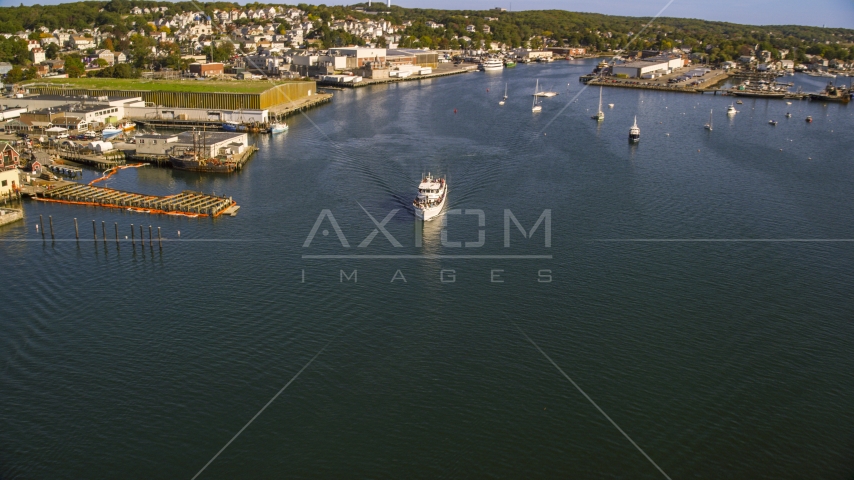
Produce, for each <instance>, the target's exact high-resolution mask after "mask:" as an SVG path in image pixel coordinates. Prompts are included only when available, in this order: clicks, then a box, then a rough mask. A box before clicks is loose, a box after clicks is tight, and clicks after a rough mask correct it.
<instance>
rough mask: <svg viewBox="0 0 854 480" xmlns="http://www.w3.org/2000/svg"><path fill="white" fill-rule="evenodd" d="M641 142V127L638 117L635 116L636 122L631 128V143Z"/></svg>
mask: <svg viewBox="0 0 854 480" xmlns="http://www.w3.org/2000/svg"><path fill="white" fill-rule="evenodd" d="M638 142H640V128H639V127H638V117H637V116H635V123H634V125H632V127H631V128H629V143H638Z"/></svg>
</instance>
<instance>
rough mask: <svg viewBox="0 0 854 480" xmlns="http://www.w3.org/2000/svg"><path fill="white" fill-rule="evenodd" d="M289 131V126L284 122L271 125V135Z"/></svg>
mask: <svg viewBox="0 0 854 480" xmlns="http://www.w3.org/2000/svg"><path fill="white" fill-rule="evenodd" d="M287 131H288V124H287V123H284V122H281V123H279V122H276V123H274V124H272V125H270V133H284V132H287Z"/></svg>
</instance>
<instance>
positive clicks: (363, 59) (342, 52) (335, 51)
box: [294, 47, 387, 68]
mask: <svg viewBox="0 0 854 480" xmlns="http://www.w3.org/2000/svg"><path fill="white" fill-rule="evenodd" d="M386 54H387V50H386V49H385V48H365V47H347V48H330V49H329V55H332V56H340V57H353V58H355V59H356V65H355V67H354V68H359V67H364V66H365V63H367V62H375V63H380V64H384V63H385V61H386ZM294 58H297V57H294Z"/></svg>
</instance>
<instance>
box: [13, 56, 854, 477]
mask: <svg viewBox="0 0 854 480" xmlns="http://www.w3.org/2000/svg"><path fill="white" fill-rule="evenodd" d="M590 69H591V64H590V63H583V62H577V63H572V64H568V63H566V62H558V63H555V64H552V65H548V66H540V65H532V66H523V65H520V66H519V67H517V68H515V69H512V70H506V71H504V72H501V73H490V74H485V73H477V74H468V75H460V76H456V77H449V78H444V79H439V80H434V81H425V82H421V83H418V82H408V83H401V84H397V85H392V86H387V87H376V88H365V89H359V90H356V91H344V92H340V93H336V97H335V100H334V101H333V102H332V103H331V104H329V105H327V106H324V107H322V108H318V109H315V110H312V111H310V112H308V114H307V115H306V116H299V117H296V118H294V119H292V120H291V121H290V122H289V123H290V125H291V129H290V132H288V133H287V134H285V135H280V136H275V137H266V136H265V137H258V138H257V142H258V144H259V147H260V148H261V151H260V153H259V154H257V156H256V157H255V158H254V159H253V160H252V161H251V162H250V163H249V165H248V168H247V169H245V170H244V171H243V172H241V173H240V174H239V175H235V176H227V177H216V176H199V175H195V174H187V173H182V172H173V171H170V170H158V169H148V168H143V169H134V170H126V171H123V172H121V173H120V174H118V175H117V176H116V177H114V178H113V179H111V180H109V181H108V182H107V185H108V186H111V187H115V188H121V189H128V190H133V191H138V192H145V193H159V194H168V193H175V192H178V191H180V190H183V189H194V190H203V191H206V192H216V193H225V194H227V195H231V196H233V197H234V198H235V199H236V200H237V201H238V203H239V204H240V205H241V206H242V208H241V210H240V213H239V215H238V216H237V217H235V218H221V219H218V220H216V221H211V220H201V219H187V218H171V217H152V216H146V215H140V214H133V213H129V212H119V211H108V210H102V209H94V208H86V207H72V206H65V205H49V204H38V203H32V202H30V203H27V204H26V205H25V209H26V216H27V218H26V223H24V224H18V225H13V226H9V227H4V228H2V229H0V240H2V243H0V272H2V274H3V278H4V280H5V281H4V286H3V289H2V293H0V305H2V312H3V313H2V315H0V318H2V320H0V477H2V478H4V479H5V478H9V479H12V478H191V477H193V476H194V475H196V473H197V472H199V471H200V470H201V469H202V467H204V466H205V464H207V463H208V461H209V460H211V458H212V457H214V455H216V454H217V452H218V451H220V449H221V448H222V447H223V446H224V445H226V444H227V443H228V442H229V440H231V439H232V437H233V436H234V435H235V434H236V433H237V432H238V431H240V429H241V428H243V427H244V426H245V425H246V424H247V422H249V421H250V419H252V418H253V416H254V415H256V413H258V412H259V410H261V408H262V407H264V405H265V404H267V402H269V401H270V399H272V398H273V397H274V396H275V395H276V394H277V392H279V391H280V389H281V388H282V387H283V386H285V385H286V384H288V382H289V381H291V380H292V379H293V378H294V376H295V375H297V373H298V372H300V371H301V369H303V367H305V366H306V365H307V364H308V363H309V361H310V360H311V359H312V358H313V357H315V355H317V354H318V352H321V350H322V353H320V354H319V355H317V357H316V359H315V360H314V361H313V362H312V363H311V364H310V365H308V367H307V368H305V369H304V370H302V371H301V373H299V376H298V377H297V378H296V379H295V380H293V382H292V383H290V384H289V385H288V387H287V388H286V389H285V390H284V391H283V392H282V393H281V395H280V396H278V397H277V398H276V399H275V401H273V402H272V403H271V404H270V405H269V406H268V407H267V408H266V410H264V411H263V413H261V414H260V415H259V416H258V417H257V418H255V420H254V421H253V422H252V423H251V424H250V425H249V426H248V427H247V428H246V429H245V430H244V431H243V432H242V433H241V434H240V435H239V436H238V437H237V438H236V439H235V440H234V441H233V442H232V443H231V444H230V445H229V446H228V448H226V449H225V450H224V451H223V452H222V454H221V455H220V456H219V457H217V458H216V459H215V460H214V461H213V462H212V463H210V465H209V466H208V467H207V468H206V469H205V470H204V471H203V472H202V474H201V475H199V477H198V478H317V477H321V478H341V477H365V478H436V477H474V478H482V477H491V478H633V479H634V478H663V475H662V474H661V473H660V472H659V471H658V470H657V469H656V468H655V467H654V466H653V465H652V463H651V462H650V461H648V460H647V459H646V458H645V457H644V456H643V455H642V454H641V452H639V451H638V450H637V449H636V448H635V447H634V446H633V445H632V444H631V443H630V442H629V441H628V440H627V439H626V437H624V436H623V435H622V434H621V433H620V431H619V430H617V429H616V428H615V427H614V426H613V425H612V424H611V423H610V422H609V421H608V419H606V418H605V417H604V416H603V415H602V414H601V413H600V412H599V411H598V410H597V409H596V408H595V407H594V406H593V405H592V404H591V403H590V402H589V401H588V400H587V399H586V398H585V397H584V395H582V394H581V393H580V392H579V390H578V389H576V387H575V386H573V384H572V383H571V382H570V381H569V380H567V378H565V377H564V376H563V375H562V374H561V373H560V372H559V371H558V370H557V369H556V368H555V367H554V366H553V365H552V364H551V363H550V362H549V360H547V358H546V357H545V356H544V355H543V354H541V353H540V352H539V351H538V350H537V349H536V348H535V347H534V345H532V344H531V343H530V342H529V341H528V340H527V339H526V338H525V336H524V334H527V335H528V336H529V337H530V338H531V339H532V340H533V341H534V342H536V344H537V345H539V347H540V348H541V349H542V351H543V352H545V354H547V355H548V356H549V357H551V359H552V360H554V362H555V363H556V364H557V365H558V366H560V368H561V369H563V371H564V372H565V373H566V374H567V375H568V376H569V377H570V378H572V380H573V381H575V382H576V383H577V384H578V386H579V387H580V388H581V389H583V390H584V392H586V393H587V395H589V396H590V398H591V399H593V400H594V401H595V402H596V403H597V404H598V405H599V407H601V409H602V410H603V411H604V412H605V413H607V414H608V415H609V416H610V418H611V419H613V421H614V422H615V423H616V424H618V425H619V426H620V428H622V429H623V431H625V433H626V434H627V435H628V436H629V437H631V439H632V440H633V441H634V442H635V443H636V444H637V445H638V446H639V447H640V448H641V449H643V451H644V452H646V454H647V455H649V457H650V458H651V459H652V460H653V461H654V462H655V463H656V464H658V465H659V466H660V467H661V469H662V470H663V471H664V472H666V474H667V475H669V476H670V477H671V478H674V479H676V478H735V479H756V478H773V479H782V478H792V479H799V478H842V479H848V478H850V477H851V475H852V474H854V401H852V397H854V374H853V373H852V372H854V355H852V351H854V350H852V347H854V322H852V318H854V315H852V307H854V301H852V296H854V274H852V268H854V242H845V241H733V242H730V241H714V242H708V241H704V242H696V241H690V242H688V241H670V242H661V241H635V242H627V241H602V240H603V239H610V240H614V239H617V240H628V239H670V240H674V239H692V240H698V239H713V240H727V239H735V240H760V239H766V240H781V239H788V240H791V239H798V240H840V239H843V240H844V239H849V240H850V239H854V203H852V198H854V165H852V160H854V159H852V153H851V152H852V151H854V139H852V137H851V130H852V125H854V118H852V113H854V110H852V108H854V107H851V106H847V107H846V106H842V105H833V104H831V105H827V106H824V105H822V104H820V103H810V102H795V103H794V104H793V105H788V106H787V105H786V104H785V103H784V102H782V101H767V100H751V99H746V100H745V101H744V105H741V106H739V110H741V112H740V113H739V114H738V115H736V117H735V118H734V119H731V120H729V119H727V118H726V116H725V115H724V111H725V109H726V106H727V105H729V103H730V102H731V101H732V100H733V99H732V98H729V97H714V96H699V95H685V94H666V93H659V92H644V91H635V90H627V89H614V88H612V89H605V91H604V95H605V100H604V102H605V103H606V104H608V103H614V104H615V106H614V108H613V109H607V108H606V111H605V115H606V118H605V121H604V123H602V124H601V125H597V124H596V122H594V121H592V120H590V119H589V116H590V115H591V114H592V113H593V112H595V109H596V106H597V103H598V90H595V89H593V88H591V89H587V90H585V91H584V92H583V93H581V94H580V96H578V98H577V100H578V101H577V103H576V102H572V103H569V104H568V102H570V100H571V99H572V98H573V97H574V96H575V95H576V94H577V93H578V92H579V91H580V90H581V88H582V86H581V85H580V84H579V83H578V82H577V77H578V75H580V74H583V73H587V72H589V71H590ZM537 78H539V79H540V84H541V85H542V86H543V87H545V88H547V89H552V90H555V91H558V92H560V95H559V96H557V97H555V98H552V99H547V100H545V101H544V104H543V105H544V108H543V112H542V113H541V114H539V115H532V113H531V111H530V108H531V96H530V94H531V93H532V91H533V88H534V82H535V80H536V79H537ZM797 81H798V82H803V83H805V84H807V85H812V86H813V88H808V89H812V90H817V89H818V88H819V87H820V86H821V85H822V83H823V82H822V81H821V79H811V78H804V79H801V78H798V80H797ZM505 82H508V83H509V95H510V99H509V101H508V103H507V105H506V106H504V107H499V106H498V101H499V100H500V97H501V96H502V95H503V91H504V83H505ZM809 82H812V83H809ZM487 88H488V89H489V91H488V92H487ZM564 107H566V109H565V110H563V111H562V113H560V114H558V112H560V111H561V109H563V108H564ZM455 109H456V113H454V110H455ZM710 109H714V111H715V114H714V115H715V116H714V130H713V131H712V132H708V131H705V130H704V129H703V128H702V126H703V124H704V123H706V121H707V120H708V114H709V110H710ZM787 110H789V111H791V112H792V113H793V118H791V119H786V118H784V116H783V114H784V113H785V112H786V111H787ZM635 115H637V116H638V124H639V126H640V128H641V136H642V139H641V142H640V144H638V145H636V146H630V145H629V144H628V142H627V135H628V129H629V127H630V126H631V124H632V119H633V117H634V116H635ZM806 115H812V116H813V118H814V119H815V121H814V122H813V123H812V124H807V123H806V122H804V117H806ZM772 118H773V119H776V120H778V121H779V122H780V123H779V125H778V126H777V127H771V126H769V125H768V124H767V122H768V120H769V119H772ZM668 133H669V135H667V134H668ZM781 148H782V151H780V149H781ZM426 171H432V172H434V173H441V174H445V175H447V176H448V178H449V182H450V183H449V185H450V195H449V207H450V208H453V209H463V210H468V211H469V213H472V210H478V209H479V210H482V211H483V218H484V224H485V226H484V227H478V217H477V215H453V216H450V217H449V221H448V226H447V233H446V235H447V241H448V242H454V241H461V242H477V241H478V235H479V233H478V232H479V230H482V231H483V232H484V243H483V246H482V247H480V248H474V247H469V248H466V247H459V248H456V247H449V246H443V244H442V240H441V229H442V225H441V223H440V222H438V221H436V222H432V223H429V224H427V225H426V226H425V228H424V231H423V234H422V246H421V247H420V248H419V247H415V246H414V245H415V239H416V234H417V231H416V228H415V226H414V221H413V218H412V212H411V209H410V207H409V204H410V201H411V199H412V197H413V196H414V191H415V188H416V186H417V182H418V180H419V178H420V175H421V173H422V172H426ZM93 175H94V174H91V173H90V174H88V176H87V179H88V178H91V177H92V176H93ZM360 205H361V206H362V207H364V209H365V210H367V211H368V212H370V213H371V215H372V216H373V217H374V218H375V219H376V221H377V222H382V221H383V219H384V218H385V217H386V215H388V214H389V212H390V211H392V210H394V209H398V210H399V211H398V212H397V213H396V214H395V215H394V216H392V217H391V218H390V219H389V220H388V222H387V223H385V224H384V228H386V229H387V230H388V232H389V234H390V235H391V236H393V237H394V238H395V240H397V241H398V242H399V243H400V245H401V246H400V247H394V246H393V245H392V243H391V242H390V241H389V240H388V239H387V238H386V237H385V235H384V234H383V233H379V234H377V235H376V236H375V237H374V238H373V240H372V241H371V242H370V244H369V245H367V246H365V247H361V248H360V247H359V246H358V245H359V244H360V243H362V242H363V240H364V239H366V237H368V236H369V234H371V232H372V231H373V230H374V228H375V225H374V223H373V222H372V221H371V219H370V218H369V217H368V216H367V215H366V214H365V212H364V211H363V210H362V208H361V207H360ZM324 209H328V210H329V211H330V212H331V213H332V214H333V216H334V218H335V220H336V222H337V223H338V224H339V225H340V228H341V231H342V234H343V235H344V236H345V238H346V239H347V241H348V244H349V245H350V246H349V248H344V247H342V245H341V243H340V242H339V239H338V236H337V235H336V234H335V232H334V229H333V228H332V225H331V223H330V222H329V221H328V220H327V221H324V223H323V224H322V225H321V226H320V228H319V230H318V231H317V234H316V236H315V237H314V238H313V239H312V240H311V242H310V246H309V247H303V245H304V243H305V242H306V240H307V237H308V236H309V233H310V232H311V230H312V227H313V226H314V224H315V221H316V220H317V219H318V217H319V215H320V214H321V212H322V211H323V210H324ZM546 209H549V210H550V211H551V246H550V247H548V248H547V247H545V245H544V240H545V236H544V225H541V226H540V228H539V230H537V231H536V232H535V233H534V234H533V235H532V238H530V239H525V238H523V237H522V234H521V233H519V231H518V230H517V229H516V227H515V226H514V225H513V223H512V221H511V223H510V243H511V244H510V246H509V247H505V246H504V214H505V213H504V212H505V210H510V211H511V212H512V213H513V215H514V216H515V217H516V218H518V220H519V222H520V223H521V224H522V225H523V226H524V227H525V228H526V229H530V228H531V227H532V226H533V225H534V223H535V221H536V220H537V218H538V217H539V216H540V215H541V214H542V213H543V211H544V210H546ZM39 215H44V217H45V223H47V216H48V215H51V216H52V217H53V220H54V226H55V229H56V236H57V241H56V242H51V241H50V238H49V237H48V241H47V242H42V240H41V235H40V234H39V233H38V232H37V231H36V229H35V226H36V224H37V222H38V216H39ZM75 217H76V218H78V221H79V222H80V229H81V236H82V237H83V238H84V240H81V241H80V242H79V244H78V243H76V242H74V241H73V238H74V227H73V218H75ZM92 220H96V221H97V223H98V232H99V236H100V229H101V227H100V222H101V221H105V222H106V225H107V226H108V232H110V235H112V225H113V223H114V222H117V223H118V224H119V227H120V232H121V235H122V236H124V235H129V234H130V224H131V223H133V224H135V225H137V226H138V225H140V224H143V225H145V226H146V229H147V226H148V225H149V224H151V225H153V226H154V227H157V226H160V227H161V230H162V232H163V235H164V237H166V238H167V241H166V242H164V247H163V250H162V251H160V250H159V249H158V248H157V244H156V240H155V245H154V246H153V248H150V247H148V246H147V245H146V246H145V247H144V248H143V247H141V246H139V245H137V246H135V247H132V246H131V244H130V243H129V242H124V241H123V242H122V244H121V246H120V248H118V249H117V248H116V245H115V242H114V241H110V242H107V243H106V245H105V244H104V243H103V242H102V241H101V240H100V239H99V241H98V242H93V241H92V239H91V221H92ZM137 228H138V227H137ZM179 230H180V240H179V239H178V231H179ZM323 230H327V233H328V235H327V236H323V235H322V231H323ZM324 255H371V256H372V258H343V259H342V258H307V257H306V256H324ZM448 255H451V256H467V257H471V258H449V257H443V256H448ZM388 256H403V257H394V258H389V257H388ZM500 256H512V257H513V258H508V257H502V258H498V257H500ZM549 256H551V258H548V257H549ZM520 257H524V258H520ZM354 270H355V271H357V274H356V278H357V281H353V280H346V279H345V281H343V282H342V281H341V280H342V277H341V272H342V271H344V273H346V274H347V275H352V272H353V271H354ZM398 270H400V274H399V275H396V274H397V271H398ZM442 270H446V272H445V273H444V275H445V277H444V278H445V280H446V282H445V283H443V282H442V281H441V278H442V277H441V276H442V275H443V274H442ZM448 270H453V273H451V272H448ZM493 270H496V271H497V270H503V271H502V272H493ZM545 270H549V271H550V275H551V278H552V281H551V282H550V283H546V282H542V281H540V280H544V279H545V278H546V277H545V276H544V275H547V274H546V273H545V272H543V271H545ZM396 276H397V280H396V281H394V282H392V279H394V278H395V277H396ZM400 276H403V277H404V278H405V280H406V281H405V282H404V281H402V280H400ZM493 276H495V280H499V279H500V280H503V282H501V283H499V282H493V281H491V280H492V277H493ZM451 278H454V279H455V281H454V282H453V283H451V282H450V281H449V280H450V279H451ZM522 332H524V334H523V333H522Z"/></svg>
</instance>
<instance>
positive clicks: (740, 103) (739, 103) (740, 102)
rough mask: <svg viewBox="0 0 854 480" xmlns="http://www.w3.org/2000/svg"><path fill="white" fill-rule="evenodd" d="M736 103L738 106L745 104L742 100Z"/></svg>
mask: <svg viewBox="0 0 854 480" xmlns="http://www.w3.org/2000/svg"><path fill="white" fill-rule="evenodd" d="M735 103H737V104H738V105H742V104H744V102H742V101H741V100H737V101H736V102H735Z"/></svg>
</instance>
